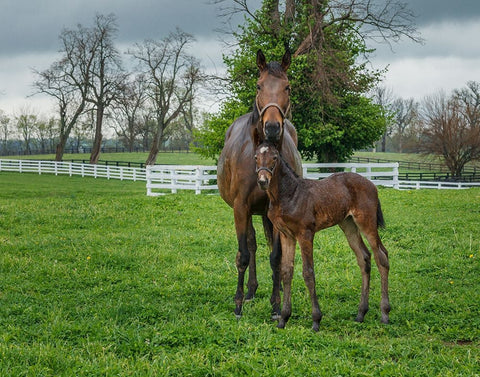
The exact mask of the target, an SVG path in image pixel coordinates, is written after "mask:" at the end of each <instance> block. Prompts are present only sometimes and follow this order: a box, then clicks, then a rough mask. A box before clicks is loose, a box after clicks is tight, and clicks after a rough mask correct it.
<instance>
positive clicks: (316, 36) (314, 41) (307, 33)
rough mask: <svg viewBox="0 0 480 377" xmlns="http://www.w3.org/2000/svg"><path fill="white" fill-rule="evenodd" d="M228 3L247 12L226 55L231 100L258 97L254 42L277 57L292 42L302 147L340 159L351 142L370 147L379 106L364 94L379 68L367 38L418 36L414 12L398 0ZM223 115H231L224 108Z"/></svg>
mask: <svg viewBox="0 0 480 377" xmlns="http://www.w3.org/2000/svg"><path fill="white" fill-rule="evenodd" d="M217 3H221V4H225V1H218V2H217ZM229 3H233V4H234V9H233V10H232V9H231V10H229V11H226V12H227V13H228V12H230V14H231V12H232V11H241V12H243V13H244V14H246V15H248V18H247V20H246V22H245V25H243V26H242V27H241V28H240V32H239V33H236V34H235V37H236V39H237V41H238V48H237V50H236V51H234V53H233V54H232V55H230V56H225V57H224V60H225V63H226V65H227V67H228V75H229V79H230V90H231V93H232V96H233V99H232V101H234V102H235V101H236V102H240V103H241V104H242V106H244V107H251V104H252V103H253V99H254V96H255V92H254V89H255V80H256V77H257V72H256V69H255V53H256V50H257V49H259V48H261V49H262V50H263V51H264V52H265V53H266V54H267V55H268V56H269V57H270V58H271V60H274V59H275V58H277V59H278V58H279V57H280V56H282V54H283V50H284V46H288V47H289V48H290V49H291V50H292V51H294V59H293V62H292V65H291V67H290V75H289V76H290V83H291V87H292V97H291V100H292V114H293V119H292V120H293V123H294V124H295V126H296V127H297V131H298V134H299V149H300V151H301V152H302V153H303V154H304V155H305V156H306V157H314V156H316V157H317V159H318V160H322V161H343V160H345V159H346V158H348V157H349V156H350V155H351V154H352V153H353V149H354V148H364V147H367V146H370V145H372V144H373V143H374V142H375V141H376V140H377V139H378V138H379V137H380V136H381V135H382V133H383V132H384V130H385V117H384V114H383V113H382V109H381V107H380V106H378V105H376V104H374V103H373V102H372V101H371V100H370V99H367V98H366V97H365V96H364V94H365V93H367V92H368V91H369V90H370V89H371V88H373V87H374V86H375V85H376V84H377V83H378V81H379V80H380V77H381V73H382V72H381V71H371V70H369V69H368V68H367V61H366V60H365V59H364V58H366V56H367V55H368V53H369V52H371V51H372V50H370V49H368V48H367V44H366V42H367V40H370V39H381V40H384V41H387V42H390V41H396V40H398V39H399V38H400V37H402V36H406V37H409V38H412V39H414V40H419V39H418V38H417V37H416V35H415V28H414V26H413V23H412V20H413V15H412V14H411V12H409V11H408V9H407V8H406V7H405V6H404V4H402V3H400V2H398V1H393V0H389V1H386V2H385V4H384V5H382V6H378V5H377V4H376V3H375V2H374V1H371V0H338V1H333V0H328V1H327V0H323V1H320V0H304V1H294V0H286V1H282V2H280V1H279V0H265V1H263V2H262V8H261V9H260V10H258V11H256V12H252V11H251V10H250V9H249V8H248V4H247V1H246V0H231V1H230V2H229ZM362 59H363V62H362V61H361V60H362ZM230 108H231V106H227V107H225V108H223V109H230ZM221 116H222V117H223V118H226V119H227V118H231V116H230V114H226V113H223V114H221ZM352 122H353V123H352ZM207 126H208V125H207Z"/></svg>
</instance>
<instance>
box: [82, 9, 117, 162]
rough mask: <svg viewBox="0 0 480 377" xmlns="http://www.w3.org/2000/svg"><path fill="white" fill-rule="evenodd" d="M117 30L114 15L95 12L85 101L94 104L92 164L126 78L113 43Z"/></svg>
mask: <svg viewBox="0 0 480 377" xmlns="http://www.w3.org/2000/svg"><path fill="white" fill-rule="evenodd" d="M116 32H117V25H116V18H115V16H114V15H113V14H110V15H108V16H103V15H96V16H95V23H94V26H93V28H92V29H91V30H89V34H90V46H89V48H90V51H89V52H90V54H92V64H91V66H90V73H89V80H88V85H89V90H88V94H87V97H86V100H87V102H90V103H91V104H92V105H93V108H94V111H95V136H94V139H93V146H92V153H91V155H90V163H91V164H96V163H97V161H98V158H99V156H100V149H101V146H102V139H103V135H102V127H103V120H104V115H105V111H106V109H107V108H108V107H109V106H110V104H111V103H112V101H113V100H114V98H115V97H116V96H118V94H119V92H120V88H121V87H122V86H123V85H124V82H125V79H126V76H125V74H124V73H123V69H122V64H121V59H120V54H119V52H118V50H117V49H116V47H115V46H114V43H113V39H114V37H115V34H116Z"/></svg>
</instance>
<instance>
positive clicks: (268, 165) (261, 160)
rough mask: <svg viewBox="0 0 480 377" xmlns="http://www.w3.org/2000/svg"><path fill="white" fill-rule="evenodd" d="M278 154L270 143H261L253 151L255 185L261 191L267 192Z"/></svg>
mask: <svg viewBox="0 0 480 377" xmlns="http://www.w3.org/2000/svg"><path fill="white" fill-rule="evenodd" d="M279 158H280V154H279V153H278V150H277V148H275V146H274V145H273V144H272V143H269V142H263V143H262V144H260V145H258V147H257V149H256V151H255V164H256V172H257V183H258V186H259V187H260V188H261V189H262V190H268V188H269V186H270V181H271V180H272V176H273V172H274V170H275V167H276V166H277V163H278V159H279Z"/></svg>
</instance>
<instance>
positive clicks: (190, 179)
mask: <svg viewBox="0 0 480 377" xmlns="http://www.w3.org/2000/svg"><path fill="white" fill-rule="evenodd" d="M332 168H342V169H343V170H344V171H352V172H357V173H358V174H361V175H363V176H365V177H367V178H368V179H370V180H372V181H373V182H374V183H375V184H377V185H383V186H386V187H395V188H397V186H398V163H390V164H386V163H384V164H362V163H352V164H348V163H347V164H303V176H304V177H306V178H310V179H320V178H324V177H328V176H329V175H330V174H332V173H331V172H326V173H321V172H320V169H328V170H331V169H332ZM216 178H217V167H216V166H191V165H185V166H172V165H154V166H149V167H147V195H149V196H156V195H161V194H162V192H161V191H158V190H171V192H177V190H195V193H197V194H200V193H201V192H202V190H217V189H218V187H217V185H216V183H213V182H212V181H214V180H216Z"/></svg>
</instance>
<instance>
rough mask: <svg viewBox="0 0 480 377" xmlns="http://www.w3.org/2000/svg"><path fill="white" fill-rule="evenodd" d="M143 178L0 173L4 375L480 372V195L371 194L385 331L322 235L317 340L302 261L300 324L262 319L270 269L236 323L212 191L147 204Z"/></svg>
mask: <svg viewBox="0 0 480 377" xmlns="http://www.w3.org/2000/svg"><path fill="white" fill-rule="evenodd" d="M145 192H146V190H145V184H144V183H142V182H122V181H108V180H103V179H97V180H95V179H93V178H92V179H90V178H80V177H65V176H51V175H41V176H39V175H34V174H16V173H0V375H1V376H240V375H251V376H479V375H480V293H479V287H480V237H479V231H478V229H479V218H480V217H479V216H480V190H478V189H471V190H459V191H457V190H444V191H437V190H424V191H395V190H393V189H380V191H379V192H380V198H381V200H382V207H383V210H384V214H385V218H386V222H387V227H386V228H385V229H384V230H382V231H381V236H382V239H383V240H384V244H385V245H386V247H387V248H388V250H389V252H390V261H391V273H390V300H391V303H392V306H393V309H392V312H391V316H390V319H391V324H390V325H382V324H380V322H379V318H380V313H379V309H378V305H379V300H380V297H379V296H380V292H379V281H378V280H379V277H378V272H377V271H376V269H375V268H374V269H373V270H372V271H373V272H372V292H371V296H370V302H371V307H370V312H369V313H368V314H367V316H366V319H365V323H363V324H358V323H355V322H354V321H353V319H354V318H355V315H356V310H357V304H358V301H359V297H360V272H359V269H358V267H357V266H356V262H355V258H354V255H353V252H351V251H350V250H349V249H348V246H347V244H346V241H345V240H344V237H343V235H342V234H341V232H340V231H339V230H338V229H337V228H332V229H329V230H326V231H323V232H321V233H319V234H317V237H316V247H315V262H316V272H317V290H318V293H319V301H320V306H321V308H322V311H323V312H324V318H323V319H322V322H321V324H320V331H319V332H318V333H313V332H312V331H311V329H310V327H311V319H310V304H309V299H308V295H307V292H306V289H305V286H304V283H303V280H302V273H301V261H300V260H299V255H298V254H299V253H297V265H296V270H295V276H294V286H293V288H294V290H293V295H292V299H293V316H292V318H291V319H290V321H289V322H288V324H287V327H286V329H285V330H278V329H276V327H275V324H274V323H272V322H271V321H270V320H269V315H270V303H269V297H270V287H271V280H270V274H271V272H270V267H269V261H268V251H267V247H266V244H265V241H264V239H263V237H262V236H261V234H262V232H261V230H260V227H259V224H260V222H259V221H258V219H256V220H255V221H256V223H255V224H256V227H257V229H258V230H259V231H258V234H259V237H258V238H259V250H258V253H257V255H258V276H259V283H260V287H259V290H258V292H257V297H256V298H255V300H254V301H253V302H249V303H246V304H245V308H244V316H243V318H242V319H241V320H240V321H237V320H236V319H235V316H234V314H233V308H234V304H233V295H234V292H235V286H236V269H235V264H234V260H235V254H236V241H235V233H234V227H233V216H232V211H231V209H230V208H229V207H228V206H227V205H225V204H224V203H223V201H222V200H221V198H220V197H219V196H218V195H198V196H196V195H194V194H193V193H180V194H176V195H165V196H161V197H155V198H152V197H147V196H146V195H145Z"/></svg>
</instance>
